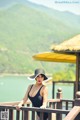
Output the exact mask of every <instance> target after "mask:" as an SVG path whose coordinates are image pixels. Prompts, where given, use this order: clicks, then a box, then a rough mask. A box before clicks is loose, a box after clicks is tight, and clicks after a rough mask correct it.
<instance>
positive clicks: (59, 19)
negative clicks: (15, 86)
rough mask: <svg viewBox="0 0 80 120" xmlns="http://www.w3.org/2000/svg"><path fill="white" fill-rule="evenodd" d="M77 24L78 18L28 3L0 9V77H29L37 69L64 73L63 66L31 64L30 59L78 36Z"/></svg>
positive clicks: (33, 62) (31, 60) (43, 63)
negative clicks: (23, 74) (10, 75)
mask: <svg viewBox="0 0 80 120" xmlns="http://www.w3.org/2000/svg"><path fill="white" fill-rule="evenodd" d="M79 21H80V16H78V15H74V14H71V13H68V12H59V11H55V10H53V9H49V8H46V7H44V6H39V5H35V4H32V3H31V4H30V3H29V2H26V4H23V3H20V4H19V3H17V4H14V5H12V4H11V6H10V5H9V7H7V8H6V7H5V9H4V7H3V9H0V73H31V72H32V71H33V69H35V68H36V67H37V66H38V67H44V68H45V69H46V71H48V72H51V73H52V72H54V70H55V71H57V70H59V69H64V68H65V65H64V64H63V68H61V67H62V66H61V65H60V64H58V66H57V65H56V64H57V63H47V62H46V63H45V62H39V61H34V60H33V58H32V55H34V54H37V53H40V52H45V51H50V46H51V45H52V44H56V43H60V42H62V41H64V40H66V39H68V38H70V37H73V36H75V35H77V34H79V33H80V27H79ZM52 66H53V67H52ZM53 68H54V69H53Z"/></svg>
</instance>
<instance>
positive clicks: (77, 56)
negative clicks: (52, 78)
mask: <svg viewBox="0 0 80 120" xmlns="http://www.w3.org/2000/svg"><path fill="white" fill-rule="evenodd" d="M51 50H52V51H51V52H44V53H39V54H36V55H34V56H33V58H34V59H35V60H39V61H49V62H68V63H76V86H75V88H76V90H75V92H76V91H79V90H80V86H79V81H80V34H79V35H77V36H74V37H73V38H71V39H69V40H66V41H64V42H63V43H61V44H59V45H52V47H51Z"/></svg>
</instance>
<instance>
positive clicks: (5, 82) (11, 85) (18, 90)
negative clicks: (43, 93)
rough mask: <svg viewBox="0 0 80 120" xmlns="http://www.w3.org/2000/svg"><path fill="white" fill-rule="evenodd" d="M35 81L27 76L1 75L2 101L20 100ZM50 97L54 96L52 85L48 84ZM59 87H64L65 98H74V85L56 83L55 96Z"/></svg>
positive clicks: (0, 93)
mask: <svg viewBox="0 0 80 120" xmlns="http://www.w3.org/2000/svg"><path fill="white" fill-rule="evenodd" d="M34 83H35V81H31V80H28V79H27V77H26V76H2V77H0V102H10V101H20V100H21V99H22V98H23V97H24V95H25V92H26V90H27V87H28V85H29V84H34ZM47 87H48V93H49V94H48V98H49V99H51V98H52V85H51V84H48V85H47ZM58 88H62V91H63V98H64V99H73V86H72V85H69V84H68V85H67V84H56V86H55V97H56V92H57V89H58Z"/></svg>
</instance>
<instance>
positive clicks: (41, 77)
mask: <svg viewBox="0 0 80 120" xmlns="http://www.w3.org/2000/svg"><path fill="white" fill-rule="evenodd" d="M43 80H44V76H43V75H41V74H40V75H38V76H37V77H36V82H37V83H38V84H42V82H43Z"/></svg>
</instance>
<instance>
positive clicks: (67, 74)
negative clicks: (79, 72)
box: [53, 64, 76, 81]
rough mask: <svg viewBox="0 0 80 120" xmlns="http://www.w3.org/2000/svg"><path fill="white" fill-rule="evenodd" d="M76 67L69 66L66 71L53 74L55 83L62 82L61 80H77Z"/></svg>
mask: <svg viewBox="0 0 80 120" xmlns="http://www.w3.org/2000/svg"><path fill="white" fill-rule="evenodd" d="M74 68H75V65H73V64H69V66H67V67H66V68H65V69H64V70H60V71H58V72H56V73H54V74H53V81H54V80H56V81H60V80H63V81H65V80H67V81H68V80H73V81H74V80H75V77H76V73H75V69H74Z"/></svg>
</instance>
